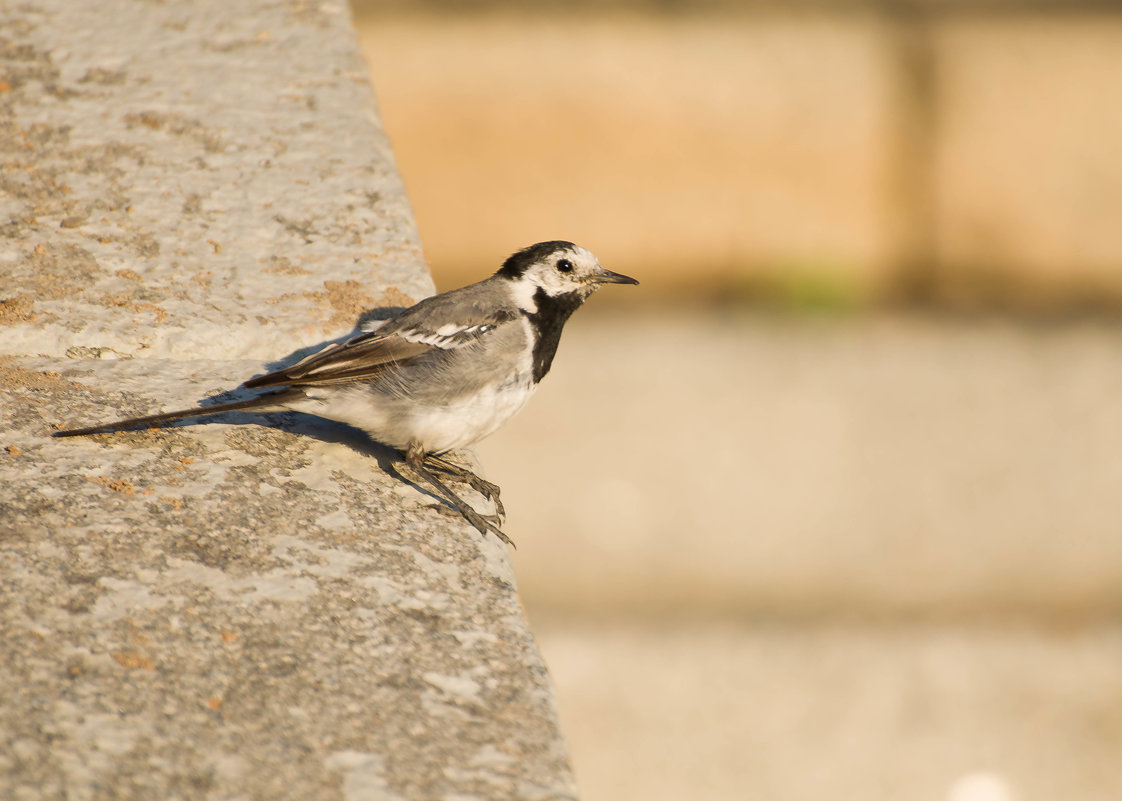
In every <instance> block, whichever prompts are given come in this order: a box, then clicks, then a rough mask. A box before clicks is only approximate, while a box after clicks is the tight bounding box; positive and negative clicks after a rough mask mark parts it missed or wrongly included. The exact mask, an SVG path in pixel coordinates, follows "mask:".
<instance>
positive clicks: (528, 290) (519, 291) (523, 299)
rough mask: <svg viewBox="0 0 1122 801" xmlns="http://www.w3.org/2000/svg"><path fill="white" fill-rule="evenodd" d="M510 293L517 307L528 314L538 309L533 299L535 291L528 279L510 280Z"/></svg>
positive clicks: (535, 288)
mask: <svg viewBox="0 0 1122 801" xmlns="http://www.w3.org/2000/svg"><path fill="white" fill-rule="evenodd" d="M508 285H509V286H510V294H511V296H512V297H513V298H514V302H515V303H516V304H518V308H520V309H522V311H524V312H527V313H529V314H533V313H534V312H536V311H537V310H538V304H537V302H536V301H535V300H534V292H536V291H537V286H535V285H534V284H533V283H531V282H530V281H511V282H509V284H508Z"/></svg>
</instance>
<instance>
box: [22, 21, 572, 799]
mask: <svg viewBox="0 0 1122 801" xmlns="http://www.w3.org/2000/svg"><path fill="white" fill-rule="evenodd" d="M5 15H6V16H5V22H4V25H3V33H2V34H0V57H2V58H3V63H2V64H0V68H2V70H3V71H2V72H0V101H2V103H3V107H2V108H3V111H0V126H2V128H3V130H2V131H0V159H2V162H0V165H2V166H0V182H2V186H3V191H2V192H0V210H2V216H0V224H3V230H2V232H0V233H2V238H0V676H3V680H2V681H0V798H4V799H13V800H15V801H32V799H63V798H65V799H70V800H73V801H87V800H89V801H99V800H101V799H105V800H106V801H108V799H114V801H121V800H124V799H169V800H170V799H184V800H187V799H255V800H256V799H261V800H262V801H264V800H265V799H270V800H271V799H302V800H309V799H345V800H346V801H373V800H374V799H378V800H382V799H385V800H390V799H453V798H454V799H503V798H518V799H522V798H525V799H571V798H574V797H575V790H574V789H573V780H572V775H571V772H570V769H569V765H568V756H567V751H566V748H565V745H564V743H563V740H562V738H561V735H560V732H559V728H558V723H557V718H556V712H555V706H554V700H553V692H552V687H551V684H550V681H549V677H548V675H547V673H546V670H545V666H544V664H543V662H542V660H541V657H540V655H539V653H538V650H537V647H536V645H535V643H534V641H533V638H532V636H531V634H530V632H529V629H528V626H527V624H526V621H525V619H524V617H523V615H522V612H521V607H520V605H519V601H518V597H517V594H516V591H515V587H514V577H513V573H512V571H511V567H510V563H509V560H508V558H507V553H506V551H505V549H504V547H503V546H502V545H501V543H499V542H498V541H497V540H496V539H495V538H493V537H487V538H483V537H481V536H480V535H479V534H478V533H477V532H476V531H475V530H474V529H472V528H471V527H470V526H469V525H467V524H466V523H465V522H464V521H463V520H462V519H460V518H459V517H458V516H456V515H454V514H453V515H449V514H446V513H442V512H441V510H440V508H439V505H438V504H437V503H436V502H435V500H434V499H433V498H432V497H431V496H429V495H427V494H425V493H424V492H422V491H421V490H420V489H418V488H417V487H415V486H413V485H411V484H408V483H406V482H404V481H402V480H400V479H399V478H398V477H396V476H395V474H394V473H393V468H392V461H393V458H394V455H393V453H392V452H390V451H388V450H387V449H384V448H382V447H381V446H378V445H376V444H374V443H371V442H369V441H368V440H366V439H365V438H364V437H363V436H362V435H361V434H359V433H358V432H355V431H354V430H352V429H349V428H347V427H345V426H341V425H337V424H332V423H326V422H324V421H322V420H318V419H316V418H313V417H308V416H302V415H294V414H278V415H251V414H241V415H227V416H225V417H223V418H221V419H220V420H219V421H218V422H216V423H211V424H197V423H196V424H191V423H188V424H184V425H179V426H175V427H170V428H165V429H160V430H149V431H139V432H126V433H120V434H114V435H100V436H96V437H86V438H80V439H62V440H58V439H50V437H49V435H50V433H51V431H52V430H55V429H57V428H59V427H64V426H68V425H78V424H85V423H90V422H95V421H99V420H106V419H113V418H116V417H118V416H123V415H131V414H141V413H147V412H154V411H158V410H161V409H170V408H179V407H183V406H187V405H191V404H193V403H195V402H196V401H197V400H199V399H200V398H202V397H205V396H208V395H211V394H214V393H216V392H221V391H223V390H227V389H230V388H232V387H235V386H237V385H238V384H239V383H240V382H241V381H243V380H244V379H246V378H248V377H249V376H251V375H253V374H255V373H259V372H261V371H262V370H264V369H265V368H266V366H267V364H272V363H274V362H266V360H268V359H284V358H285V357H287V356H290V355H291V354H294V353H298V352H300V351H301V349H303V348H306V347H309V346H312V345H314V344H316V343H317V342H320V341H323V340H325V339H329V338H334V337H337V336H341V335H345V334H346V333H347V332H348V331H350V330H351V329H352V327H353V325H354V323H355V321H356V319H357V317H358V316H359V314H360V313H361V312H362V311H364V310H366V309H368V308H370V307H372V306H379V305H391V306H392V305H400V304H403V303H406V302H408V301H409V300H412V299H417V298H419V297H421V296H423V295H425V294H428V293H429V292H431V289H432V285H431V282H430V280H429V277H428V274H427V272H426V271H425V269H424V266H423V262H422V259H421V255H420V248H419V244H418V241H417V235H416V231H415V228H414V225H413V221H412V218H411V215H410V211H409V207H408V204H407V202H406V199H405V196H404V192H403V190H402V187H401V184H400V181H399V179H398V176H397V174H396V172H395V169H394V166H393V162H392V158H391V156H390V153H389V149H388V146H387V144H386V140H385V137H384V135H383V133H382V131H381V128H380V124H379V122H378V118H377V113H376V110H375V106H374V101H373V96H372V93H371V91H370V88H369V86H368V84H367V76H366V71H365V68H364V66H363V65H362V63H361V61H360V60H359V58H358V56H357V51H356V48H355V43H354V39H353V34H352V32H351V28H350V19H349V14H348V11H347V9H346V7H345V6H344V5H342V4H332V3H321V4H309V3H305V2H297V1H296V0H292V1H287V0H281V1H280V2H263V1H261V2H251V3H238V4H229V3H225V2H218V1H217V0H200V1H198V2H188V3H168V4H161V3H148V2H130V0H125V2H122V3H119V4H116V5H115V6H114V9H113V12H112V13H111V14H110V13H108V12H107V11H106V7H105V6H104V4H99V3H94V2H90V1H89V0H78V1H77V2H75V0H66V2H63V1H62V0H55V1H54V2H44V3H37V4H34V6H32V5H31V4H25V5H23V6H20V7H15V8H13V9H10V10H8V11H6V12H5ZM477 501H479V502H480V503H482V500H481V499H477Z"/></svg>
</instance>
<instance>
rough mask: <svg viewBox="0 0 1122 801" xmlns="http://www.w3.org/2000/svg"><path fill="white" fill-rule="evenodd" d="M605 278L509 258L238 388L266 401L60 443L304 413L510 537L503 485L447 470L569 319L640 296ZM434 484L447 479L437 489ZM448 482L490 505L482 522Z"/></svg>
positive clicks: (566, 245)
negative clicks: (371, 447) (613, 289)
mask: <svg viewBox="0 0 1122 801" xmlns="http://www.w3.org/2000/svg"><path fill="white" fill-rule="evenodd" d="M638 283H639V282H638V281H637V280H635V279H634V278H630V277H628V276H626V275H621V274H620V273H616V272H612V271H611V270H607V269H605V268H604V267H602V266H601V265H600V262H599V260H598V259H597V258H596V256H595V255H593V254H592V252H591V251H589V250H586V249H585V248H583V247H580V246H579V245H576V244H573V243H572V242H568V241H563V240H552V241H548V242H538V243H537V244H534V245H530V246H529V247H525V248H522V249H521V250H519V251H517V252H515V253H514V254H512V255H511V256H510V257H509V258H507V259H506V260H505V261H504V262H503V264H502V266H501V267H500V268H499V270H498V271H497V272H496V273H494V274H493V275H492V276H490V277H489V278H485V279H484V280H482V281H479V282H477V283H474V284H469V285H468V286H464V287H460V288H458V289H453V290H450V291H448V292H443V293H441V294H438V295H433V296H431V297H428V298H425V299H424V300H421V301H420V302H418V303H416V304H414V305H413V306H410V307H408V308H406V309H404V310H403V311H401V312H399V313H398V314H396V315H395V316H393V317H391V318H390V319H388V320H386V321H384V322H382V321H379V322H378V323H377V324H375V325H370V326H364V327H362V328H360V333H358V334H356V335H354V336H352V337H350V338H348V339H346V340H344V341H342V342H334V343H331V344H328V345H326V346H325V347H323V348H321V349H320V350H318V351H316V352H314V353H312V354H311V355H309V356H307V357H306V358H304V359H302V360H300V361H298V362H296V363H295V364H292V365H290V366H288V367H284V368H282V369H279V370H276V371H274V372H271V373H267V374H265V375H261V376H257V377H255V378H251V379H249V380H248V381H246V382H244V383H243V384H242V385H241V388H243V389H247V390H258V389H260V390H265V391H264V392H262V393H261V394H258V395H255V396H254V397H252V398H248V399H245V400H237V401H231V402H226V403H215V404H211V405H208V406H195V407H192V408H189V409H181V410H179V411H173V412H164V413H161V414H153V415H148V416H145V417H132V418H128V419H124V420H116V421H113V422H108V423H101V424H98V425H92V426H86V427H83V428H71V429H64V430H59V431H55V432H54V433H53V434H52V436H55V437H75V436H83V435H89V434H104V433H110V432H117V431H124V430H128V429H136V428H152V427H158V426H160V425H162V424H164V423H168V422H171V421H174V420H182V419H188V418H199V417H210V416H213V415H218V414H223V413H225V412H231V411H246V410H259V411H280V410H288V411H296V412H305V413H310V414H313V415H317V416H319V417H321V418H325V419H328V420H334V421H337V422H341V423H346V424H348V425H351V426H354V427H355V428H358V429H360V430H362V431H364V432H366V433H367V434H368V435H369V436H370V438H371V439H373V440H375V441H377V442H380V443H382V444H383V445H387V446H389V447H390V448H393V449H395V450H397V451H399V452H400V453H401V454H402V455H403V457H404V464H405V465H406V467H407V468H408V470H409V471H411V472H412V473H414V474H415V476H417V477H419V478H420V479H421V480H422V481H424V482H425V483H427V484H428V485H429V486H430V487H431V488H433V489H434V490H435V491H436V492H435V494H436V495H438V496H439V497H441V498H442V499H443V500H445V501H446V502H447V503H448V504H450V505H451V506H452V507H453V508H454V509H455V510H456V511H457V512H459V514H460V515H462V516H463V518H464V519H465V520H466V521H467V522H468V523H470V524H471V525H472V526H474V527H475V528H476V529H477V530H478V531H479V532H480V534H481V535H482V536H486V535H487V533H488V532H491V533H493V534H494V535H495V536H497V537H498V538H499V539H501V540H502V541H503V542H505V543H507V544H509V545H512V546H513V544H514V543H513V541H512V540H511V539H510V538H509V537H508V536H507V535H506V534H505V533H504V532H503V531H502V529H501V527H500V526H501V524H504V523H505V518H506V511H505V509H504V508H503V505H502V502H501V500H500V497H499V496H500V490H499V487H498V486H497V485H496V484H493V483H491V482H489V481H486V480H484V479H482V478H480V477H479V476H477V475H476V474H475V473H474V472H472V471H471V470H469V469H467V468H464V467H460V466H458V465H456V464H454V463H453V462H451V461H449V460H448V459H447V458H446V454H448V453H449V452H450V451H454V450H457V449H460V448H464V447H467V446H469V445H471V444H473V443H475V442H478V441H479V440H481V439H483V438H484V437H486V436H488V435H490V434H492V433H494V432H495V431H496V430H497V429H498V428H500V427H501V426H502V425H503V424H504V423H506V422H507V421H508V420H509V419H510V418H511V417H513V416H514V415H515V414H516V413H517V412H518V411H519V410H520V409H522V407H523V406H524V405H525V404H526V402H527V401H528V400H529V399H530V397H531V396H532V395H533V394H534V392H535V391H536V389H537V387H538V384H539V383H540V382H541V380H542V379H543V378H544V377H545V376H546V374H547V373H548V372H549V370H550V367H551V366H552V364H553V359H554V356H555V355H556V353H557V346H558V343H559V342H560V339H561V330H562V328H563V327H564V326H565V323H566V322H567V321H568V320H569V317H570V316H571V315H572V314H573V312H575V311H576V310H577V309H578V308H580V306H581V305H582V304H583V303H584V302H585V301H586V300H587V299H588V298H589V297H590V296H591V295H592V294H593V293H594V292H596V291H597V290H598V289H599V288H600V287H601V286H603V285H605V284H638ZM438 475H439V476H440V477H438ZM441 477H443V478H445V479H450V480H451V481H453V482H458V483H461V484H466V485H467V486H470V487H471V488H473V489H475V490H476V491H477V492H479V493H480V495H482V496H483V497H484V498H486V499H487V500H490V501H492V502H493V503H494V506H495V514H493V515H483V514H481V513H479V512H478V511H477V510H476V509H475V508H474V507H472V506H471V505H470V504H469V503H467V502H466V501H464V500H463V499H462V498H460V496H459V495H457V494H456V493H455V492H453V490H452V489H451V488H450V487H449V486H448V484H447V483H445V481H442V480H441Z"/></svg>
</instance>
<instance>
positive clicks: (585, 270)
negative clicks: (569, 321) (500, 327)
mask: <svg viewBox="0 0 1122 801" xmlns="http://www.w3.org/2000/svg"><path fill="white" fill-rule="evenodd" d="M562 262H567V266H568V269H567V270H562V269H559V267H558V265H560V264H562ZM602 274H603V268H602V267H601V266H600V262H599V261H598V260H597V259H596V257H595V256H594V255H592V253H591V252H590V251H588V250H585V249H584V248H582V247H579V246H577V245H574V246H573V247H571V248H566V249H565V250H563V251H558V252H556V253H553V254H551V255H550V256H549V257H548V258H546V259H543V260H542V261H540V262H537V263H535V264H533V265H532V266H531V267H530V268H529V269H528V270H527V271H526V274H525V277H524V282H525V283H526V284H529V285H531V286H532V288H533V289H541V290H542V291H544V292H545V294H547V295H549V296H550V297H560V296H562V295H571V294H574V293H575V294H578V295H580V296H581V297H587V296H588V295H591V294H592V293H593V292H595V291H596V289H597V287H598V286H599V282H598V281H597V276H599V275H602ZM529 294H530V295H531V296H532V294H533V293H532V292H530V293H529ZM519 305H522V304H521V303H520V304H519ZM531 305H533V307H534V308H528V307H527V306H524V305H523V306H522V308H524V309H526V311H528V312H531V313H532V312H534V311H536V310H537V304H531Z"/></svg>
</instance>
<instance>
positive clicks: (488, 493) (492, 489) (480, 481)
mask: <svg viewBox="0 0 1122 801" xmlns="http://www.w3.org/2000/svg"><path fill="white" fill-rule="evenodd" d="M425 463H426V464H428V465H429V466H430V467H432V468H434V469H436V470H439V471H440V472H441V473H444V474H445V475H447V476H451V477H452V478H453V479H456V480H458V481H462V482H463V483H465V484H467V485H468V486H469V487H471V488H472V489H473V490H475V491H476V492H478V493H479V494H480V495H482V496H483V497H484V498H486V499H487V500H489V501H491V502H492V503H494V504H495V513H496V515H497V517H498V518H499V519H500V520H505V519H506V509H505V508H503V502H502V501H501V500H500V499H499V494H500V493H501V492H502V490H501V489H500V488H499V485H498V484H492V483H491V482H490V481H487V480H486V479H484V478H480V477H479V476H477V475H476V474H475V473H473V472H472V471H471V470H468V469H467V468H466V467H461V466H460V465H458V464H456V463H454V462H451V461H449V460H448V459H445V458H444V457H443V456H436V455H435V454H432V453H430V454H428V455H426V456H425Z"/></svg>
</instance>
